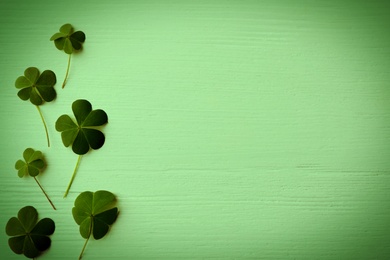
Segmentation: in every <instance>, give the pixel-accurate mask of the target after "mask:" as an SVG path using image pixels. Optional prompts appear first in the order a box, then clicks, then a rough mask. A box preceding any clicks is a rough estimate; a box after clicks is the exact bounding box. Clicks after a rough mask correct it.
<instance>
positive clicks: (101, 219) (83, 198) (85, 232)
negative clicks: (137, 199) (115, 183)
mask: <svg viewBox="0 0 390 260" xmlns="http://www.w3.org/2000/svg"><path fill="white" fill-rule="evenodd" d="M115 204H116V197H115V195H114V194H112V193H111V192H109V191H105V190H99V191H96V192H91V191H85V192H82V193H80V195H79V196H77V198H76V200H75V202H74V207H73V209H72V215H73V218H74V220H75V221H76V223H77V225H79V226H80V229H79V230H80V234H81V236H82V237H83V238H85V239H86V241H85V243H84V246H83V249H82V251H81V254H80V256H79V259H81V258H82V256H83V253H84V250H85V247H86V246H87V243H88V240H89V238H90V237H91V235H93V237H94V238H95V239H96V240H98V239H101V238H103V237H104V236H105V235H106V234H107V232H108V230H109V228H110V226H111V225H112V224H113V223H114V222H115V220H116V218H117V216H118V208H116V207H114V205H115Z"/></svg>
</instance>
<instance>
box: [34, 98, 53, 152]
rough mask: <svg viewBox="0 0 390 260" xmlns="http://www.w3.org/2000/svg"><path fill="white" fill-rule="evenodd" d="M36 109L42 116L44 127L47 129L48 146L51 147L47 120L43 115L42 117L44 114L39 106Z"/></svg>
mask: <svg viewBox="0 0 390 260" xmlns="http://www.w3.org/2000/svg"><path fill="white" fill-rule="evenodd" d="M36 107H37V109H38V112H39V115H40V116H41V119H42V122H43V126H44V127H45V132H46V139H47V146H48V147H50V140H49V132H48V131H47V125H46V121H45V118H43V115H42V112H41V109H40V108H39V106H36Z"/></svg>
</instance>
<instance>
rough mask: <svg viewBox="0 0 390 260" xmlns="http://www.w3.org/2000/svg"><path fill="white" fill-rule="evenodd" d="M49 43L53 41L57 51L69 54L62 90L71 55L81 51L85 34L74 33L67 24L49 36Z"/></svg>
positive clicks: (80, 32)
mask: <svg viewBox="0 0 390 260" xmlns="http://www.w3.org/2000/svg"><path fill="white" fill-rule="evenodd" d="M50 41H54V45H55V46H56V47H57V49H59V50H63V51H64V52H65V53H66V54H69V58H68V67H67V69H66V75H65V79H64V82H63V84H62V88H64V87H65V84H66V79H67V77H68V73H69V67H70V58H71V54H72V53H74V52H75V51H80V50H81V49H82V46H83V43H84V42H85V34H84V33H83V32H82V31H77V32H75V31H74V28H73V26H72V25H71V24H68V23H67V24H64V25H63V26H61V28H60V31H59V32H57V33H55V34H53V36H51V38H50Z"/></svg>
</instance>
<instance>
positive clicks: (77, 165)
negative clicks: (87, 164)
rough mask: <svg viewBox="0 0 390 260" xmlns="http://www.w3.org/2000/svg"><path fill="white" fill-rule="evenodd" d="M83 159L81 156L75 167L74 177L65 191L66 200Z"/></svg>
mask: <svg viewBox="0 0 390 260" xmlns="http://www.w3.org/2000/svg"><path fill="white" fill-rule="evenodd" d="M81 157H82V155H79V158H78V159H77V163H76V166H75V167H74V170H73V175H72V178H71V179H70V182H69V185H68V188H66V191H65V194H64V198H65V197H66V196H67V195H68V193H69V190H70V187H71V186H72V183H73V180H74V178H75V177H76V172H77V168H79V164H80V160H81Z"/></svg>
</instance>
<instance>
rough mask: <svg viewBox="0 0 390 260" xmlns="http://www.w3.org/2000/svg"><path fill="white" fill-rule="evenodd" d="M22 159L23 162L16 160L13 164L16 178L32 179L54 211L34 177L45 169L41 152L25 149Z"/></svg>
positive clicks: (51, 203)
mask: <svg viewBox="0 0 390 260" xmlns="http://www.w3.org/2000/svg"><path fill="white" fill-rule="evenodd" d="M23 159H24V160H17V161H16V163H15V169H16V170H18V176H19V177H20V178H23V177H24V176H26V175H30V176H31V177H33V178H34V180H35V182H36V183H37V184H38V186H39V188H41V190H42V192H43V194H44V195H45V196H46V198H47V200H48V201H49V202H50V205H51V206H52V207H53V209H56V208H55V206H54V204H53V202H52V201H51V200H50V198H49V196H48V195H47V193H46V192H45V190H44V189H43V187H42V186H41V184H40V183H39V181H38V180H37V178H36V176H37V175H38V174H39V173H41V172H42V171H43V170H44V168H45V167H46V163H45V160H44V158H43V154H42V152H41V151H35V150H34V149H32V148H27V149H26V150H24V152H23Z"/></svg>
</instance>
